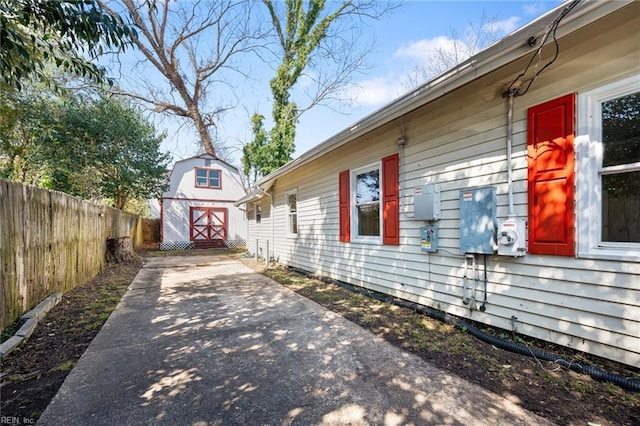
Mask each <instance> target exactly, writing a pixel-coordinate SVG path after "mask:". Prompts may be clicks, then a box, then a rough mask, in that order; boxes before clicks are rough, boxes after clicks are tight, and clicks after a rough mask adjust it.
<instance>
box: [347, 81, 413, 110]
mask: <svg viewBox="0 0 640 426" xmlns="http://www.w3.org/2000/svg"><path fill="white" fill-rule="evenodd" d="M400 91H401V87H400V85H399V84H398V80H397V79H393V78H388V77H376V78H372V79H369V80H364V81H361V82H359V83H358V85H357V86H355V87H351V88H349V89H348V90H347V91H346V96H348V97H349V98H350V99H353V100H354V101H355V102H356V103H358V104H359V105H361V106H379V105H383V104H386V103H387V102H390V101H392V100H393V99H395V98H396V97H397V96H398V94H399V93H400Z"/></svg>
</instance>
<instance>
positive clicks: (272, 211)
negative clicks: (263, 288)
mask: <svg viewBox="0 0 640 426" xmlns="http://www.w3.org/2000/svg"><path fill="white" fill-rule="evenodd" d="M256 188H257V189H258V191H260V193H261V194H262V195H266V196H267V197H269V200H270V202H269V216H270V217H271V246H273V247H272V250H274V249H275V241H274V239H275V220H274V217H273V214H274V209H275V205H274V201H273V196H272V195H271V194H269V193H268V192H267V191H265V190H263V189H262V188H260V186H256ZM267 244H268V243H267ZM264 261H265V264H266V266H267V268H268V267H269V247H268V245H267V253H266V255H265V259H264Z"/></svg>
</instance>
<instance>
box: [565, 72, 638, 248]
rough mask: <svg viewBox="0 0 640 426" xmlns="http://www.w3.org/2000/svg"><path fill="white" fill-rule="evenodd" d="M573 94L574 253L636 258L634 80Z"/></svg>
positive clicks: (635, 82)
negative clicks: (576, 206)
mask: <svg viewBox="0 0 640 426" xmlns="http://www.w3.org/2000/svg"><path fill="white" fill-rule="evenodd" d="M638 77H639V76H637V75H636V76H634V77H631V78H629V79H626V80H622V81H619V82H615V83H612V84H609V85H606V86H603V87H600V88H597V89H594V90H591V91H589V92H585V93H583V94H580V95H579V98H578V120H579V136H578V138H577V145H578V153H579V155H580V157H579V158H580V160H579V172H578V188H579V192H578V197H579V200H578V202H579V205H580V209H579V216H578V220H579V230H580V232H579V234H578V235H579V237H580V241H579V255H582V256H585V257H590V256H597V257H605V258H619V259H634V260H637V259H638V258H640V221H639V220H638V211H640V78H638Z"/></svg>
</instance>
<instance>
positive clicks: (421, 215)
mask: <svg viewBox="0 0 640 426" xmlns="http://www.w3.org/2000/svg"><path fill="white" fill-rule="evenodd" d="M440 210H441V207H440V185H438V184H437V183H432V184H429V185H422V186H418V187H417V188H416V189H415V192H414V197H413V218H414V219H418V220H438V219H440Z"/></svg>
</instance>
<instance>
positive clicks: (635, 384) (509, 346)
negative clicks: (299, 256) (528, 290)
mask: <svg viewBox="0 0 640 426" xmlns="http://www.w3.org/2000/svg"><path fill="white" fill-rule="evenodd" d="M287 269H288V270H290V271H293V272H297V273H299V274H301V275H304V276H307V277H309V278H314V279H318V280H320V281H324V282H327V283H331V284H335V285H338V286H340V287H342V288H345V289H347V290H349V291H352V292H354V293H359V294H362V295H364V296H367V297H371V298H372V299H375V300H379V301H381V302H385V303H392V304H394V305H397V306H400V307H403V308H407V309H411V310H412V311H415V312H419V313H421V314H423V315H426V316H428V317H430V318H433V319H437V320H439V321H442V322H445V323H447V324H450V325H453V326H456V327H458V328H460V329H462V330H464V331H466V332H467V333H469V334H471V335H472V336H474V337H475V338H477V339H480V340H482V341H483V342H485V343H489V344H490V345H493V346H495V347H497V348H500V349H504V350H507V351H510V352H514V353H517V354H520V355H524V356H528V357H533V358H537V359H541V360H544V361H551V362H553V363H556V364H558V365H560V366H562V367H564V368H567V369H569V370H572V371H575V372H576V373H579V374H587V375H589V376H591V378H593V379H595V380H598V381H601V382H608V383H613V384H615V385H617V386H620V387H621V388H622V389H625V390H629V391H634V392H640V380H636V379H632V378H630V377H624V376H621V375H619V374H615V373H612V372H610V371H606V370H603V369H601V368H598V367H594V366H592V365H585V364H580V363H576V362H570V361H567V360H565V359H562V358H560V357H559V356H558V355H554V354H552V353H549V352H545V351H543V350H540V349H536V348H529V347H528V346H525V345H523V344H521V343H514V342H510V341H508V340H504V339H501V338H499V337H496V336H493V335H491V334H489V333H485V332H484V331H482V330H480V329H479V328H477V327H475V326H473V325H471V324H468V323H466V322H464V321H462V320H461V319H459V318H457V317H455V316H453V315H449V314H447V313H446V312H443V311H440V310H438V309H434V308H431V307H429V306H424V305H419V304H417V303H414V302H410V301H408V300H404V299H398V298H395V297H392V296H388V295H385V294H382V293H379V292H376V291H373V290H367V289H366V288H364V287H358V286H355V285H353V284H349V283H346V282H344V281H339V280H334V279H331V278H327V277H322V276H318V275H315V274H312V273H310V272H308V271H305V270H303V269H300V268H296V267H293V266H287Z"/></svg>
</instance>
